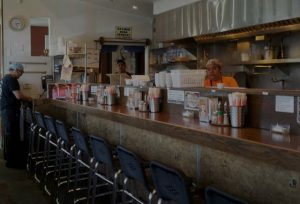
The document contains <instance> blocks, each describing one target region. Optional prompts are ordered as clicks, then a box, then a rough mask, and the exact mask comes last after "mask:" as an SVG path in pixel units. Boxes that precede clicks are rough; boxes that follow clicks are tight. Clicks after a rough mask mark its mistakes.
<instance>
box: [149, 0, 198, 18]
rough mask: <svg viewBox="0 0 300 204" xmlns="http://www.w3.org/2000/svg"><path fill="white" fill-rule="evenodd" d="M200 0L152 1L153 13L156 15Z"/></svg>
mask: <svg viewBox="0 0 300 204" xmlns="http://www.w3.org/2000/svg"><path fill="white" fill-rule="evenodd" d="M197 1H201V0H158V1H155V2H154V3H153V14H154V15H157V14H160V13H163V12H165V11H169V10H172V9H175V8H179V7H181V6H184V5H187V4H191V3H194V2H197Z"/></svg>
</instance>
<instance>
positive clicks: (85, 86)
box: [81, 84, 89, 101]
mask: <svg viewBox="0 0 300 204" xmlns="http://www.w3.org/2000/svg"><path fill="white" fill-rule="evenodd" d="M81 92H82V100H83V101H87V100H88V97H89V85H88V84H82V85H81Z"/></svg>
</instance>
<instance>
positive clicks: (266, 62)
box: [231, 58, 300, 65]
mask: <svg viewBox="0 0 300 204" xmlns="http://www.w3.org/2000/svg"><path fill="white" fill-rule="evenodd" d="M290 63H300V58H287V59H270V60H255V61H245V62H237V63H232V64H231V65H272V64H290Z"/></svg>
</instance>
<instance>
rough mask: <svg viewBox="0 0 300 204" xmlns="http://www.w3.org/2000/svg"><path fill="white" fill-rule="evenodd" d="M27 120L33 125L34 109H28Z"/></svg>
mask: <svg viewBox="0 0 300 204" xmlns="http://www.w3.org/2000/svg"><path fill="white" fill-rule="evenodd" d="M25 120H26V122H27V123H30V124H31V123H33V122H34V120H33V116H32V109H31V108H28V107H27V108H26V116H25Z"/></svg>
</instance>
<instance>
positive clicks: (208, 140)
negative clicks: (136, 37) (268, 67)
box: [50, 100, 300, 170]
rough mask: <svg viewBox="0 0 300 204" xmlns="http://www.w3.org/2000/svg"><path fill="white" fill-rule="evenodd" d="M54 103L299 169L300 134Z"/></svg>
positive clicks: (91, 104)
mask: <svg viewBox="0 0 300 204" xmlns="http://www.w3.org/2000/svg"><path fill="white" fill-rule="evenodd" d="M50 101H51V103H52V104H53V105H55V106H58V107H61V108H66V109H70V110H73V111H78V112H81V113H85V114H91V115H95V116H99V117H103V118H105V119H108V120H112V121H116V122H120V123H124V124H126V125H130V126H134V127H137V128H142V129H146V130H149V131H153V132H156V133H159V134H163V135H168V136H171V137H173V138H177V139H181V140H185V141H187V142H191V143H194V144H199V145H200V146H202V145H203V146H207V147H210V148H214V149H218V150H221V151H226V152H231V153H233V154H237V155H242V156H246V157H248V158H250V159H259V160H262V161H265V162H269V163H272V164H275V165H279V166H282V167H284V168H288V169H291V170H300V137H299V136H292V135H280V134H274V133H273V134H271V133H270V131H267V130H261V129H255V128H231V127H219V126H213V125H210V124H208V123H202V122H199V121H198V120H197V119H193V118H192V119H189V118H183V117H182V116H181V115H178V114H167V113H163V112H162V113H143V112H139V111H135V110H130V109H128V108H127V107H123V106H104V105H98V104H95V103H88V102H77V101H64V100H50Z"/></svg>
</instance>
